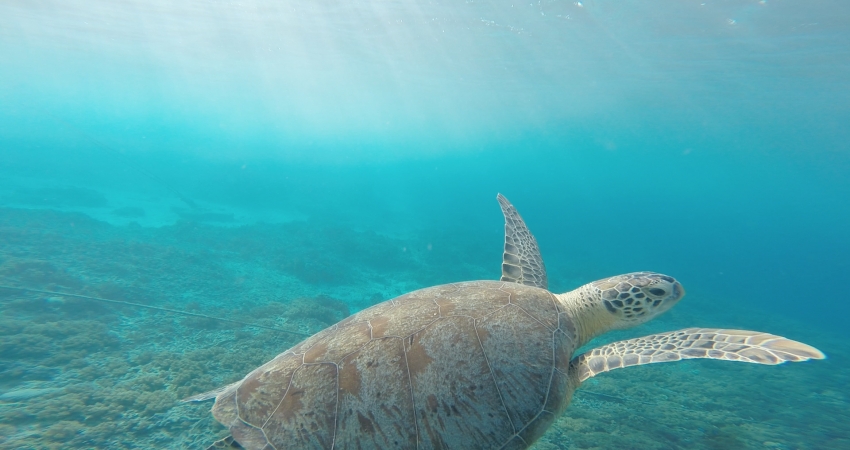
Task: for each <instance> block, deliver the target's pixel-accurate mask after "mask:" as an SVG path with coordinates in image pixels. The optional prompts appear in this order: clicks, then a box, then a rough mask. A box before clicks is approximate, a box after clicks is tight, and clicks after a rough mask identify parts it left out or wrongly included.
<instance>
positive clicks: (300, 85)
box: [0, 0, 850, 450]
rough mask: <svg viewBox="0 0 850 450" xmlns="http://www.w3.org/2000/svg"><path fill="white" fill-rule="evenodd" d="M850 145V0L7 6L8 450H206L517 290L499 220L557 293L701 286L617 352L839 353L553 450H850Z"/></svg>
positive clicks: (582, 427)
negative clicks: (756, 349)
mask: <svg viewBox="0 0 850 450" xmlns="http://www.w3.org/2000/svg"><path fill="white" fill-rule="evenodd" d="M848 124H850V3H847V2H845V1H842V0H812V1H806V2H801V1H792V0H762V1H756V0H713V1H712V0H705V1H699V0H696V1H690V0H660V1H651V2H650V1H637V0H623V1H614V0H595V1H594V0H587V1H582V2H575V1H554V0H547V1H536V0H535V1H532V2H526V3H522V2H517V1H513V0H493V1H472V0H467V1H455V2H448V1H424V0H399V1H378V0H350V1H336V0H283V1H267V0H257V1H212V0H210V1H199V0H183V1H163V0H153V1H149V0H147V1H139V0H127V1H122V2H115V1H106V0H85V1H83V0H68V1H54V0H45V1H40V2H32V1H25V0H4V1H3V2H0V285H1V286H2V287H0V448H2V449H66V448H81V449H82V448H108V449H125V448H126V449H132V448H142V449H147V448H151V449H152V448H157V449H162V448H206V446H207V445H209V444H211V443H212V442H213V441H215V440H216V439H219V438H222V437H224V436H226V435H227V430H226V429H225V428H224V427H223V426H221V425H219V424H218V423H216V422H215V421H214V420H213V419H212V416H211V414H210V412H209V409H210V407H211V404H210V403H209V402H207V403H189V404H187V403H180V402H179V400H180V399H182V398H185V397H187V396H190V395H193V394H197V393H200V392H204V391H206V390H209V389H213V388H215V387H218V386H221V385H224V384H228V383H232V382H234V381H237V380H239V379H241V378H242V377H243V376H244V375H245V374H246V373H248V372H249V371H251V370H252V369H254V368H255V367H257V366H259V365H260V364H262V363H263V362H265V361H268V360H269V359H271V358H272V357H274V356H275V355H277V354H278V353H281V352H283V351H284V350H286V349H288V348H289V347H291V346H293V345H295V344H296V343H298V342H299V341H301V340H302V339H303V338H304V335H309V334H312V333H315V332H318V331H319V330H321V329H323V328H325V327H327V326H330V325H332V324H333V323H335V322H337V321H339V320H341V319H343V318H344V317H346V316H348V315H350V314H353V313H355V312H357V311H360V310H362V309H364V308H367V307H369V306H371V305H373V304H376V303H379V302H381V301H385V300H388V299H390V298H393V297H395V296H398V295H402V294H404V293H406V292H409V291H412V290H415V289H419V288H423V287H428V286H433V285H438V284H442V283H449V282H456V281H464V280H476V279H498V277H499V276H500V258H501V253H502V244H503V231H504V230H503V219H502V216H501V213H500V210H499V208H498V205H497V203H496V201H495V197H496V194H497V193H502V194H504V195H506V196H507V197H508V198H509V199H510V200H511V202H512V203H513V204H514V205H515V206H516V207H517V208H518V210H519V211H520V213H521V214H522V215H523V217H524V219H525V221H526V223H527V224H528V226H529V227H530V229H531V230H532V232H534V234H535V236H536V238H537V241H538V243H539V244H540V248H541V252H542V254H543V257H544V259H545V261H546V264H547V268H548V275H549V280H550V289H551V290H552V291H553V292H565V291H568V290H572V289H574V288H576V287H578V286H581V285H583V284H585V283H588V282H590V281H593V280H597V279H600V278H604V277H608V276H612V275H616V274H620V273H626V272H633V271H642V270H650V271H657V272H662V273H666V274H669V275H671V276H674V277H676V278H677V279H678V280H680V281H681V282H682V283H683V285H684V286H685V288H686V289H687V292H688V295H687V296H686V297H685V299H684V300H683V301H682V302H681V304H679V305H677V306H676V308H674V309H672V310H671V311H670V312H668V313H666V314H665V315H663V316H661V317H659V318H658V319H656V320H654V321H652V322H650V323H647V324H645V325H642V326H640V327H637V328H635V329H630V330H624V331H617V332H614V333H609V334H606V335H604V336H603V337H601V338H599V339H598V340H597V341H594V343H593V344H592V345H596V344H601V343H607V342H611V341H614V340H619V339H626V338H630V337H637V336H643V335H646V334H650V333H654V332H660V331H665V330H675V329H679V328H686V327H691V326H699V327H725V328H738V329H754V330H760V331H766V332H770V333H774V334H778V335H782V336H786V337H788V338H790V339H795V340H799V341H802V342H806V343H808V344H811V345H813V346H815V347H817V348H819V349H820V350H822V351H823V352H824V353H826V355H827V356H828V358H827V359H826V360H821V361H809V362H805V363H799V364H785V365H781V366H761V365H752V364H739V363H731V362H721V361H706V360H692V361H686V362H678V363H675V364H660V365H649V366H640V367H633V368H629V369H627V370H620V371H614V372H611V373H607V374H604V375H600V376H599V377H595V378H593V379H591V380H589V381H588V382H587V383H585V384H584V385H583V387H582V389H580V390H578V391H577V392H576V394H575V397H574V398H573V401H572V404H571V405H570V407H569V409H567V412H566V413H565V414H564V415H563V416H561V417H560V418H559V419H558V420H557V421H556V422H555V424H554V425H553V426H552V427H551V428H550V430H549V432H548V433H547V434H546V435H545V436H544V437H543V438H542V439H541V440H540V441H538V442H537V443H536V444H535V446H534V447H533V448H535V449H538V450H543V449H546V450H551V449H591V448H593V449H609V448H610V449H614V448H617V449H626V448H634V449H677V448H695V449H785V450H791V449H847V448H850V427H848V426H847V424H848V423H850V393H848V391H847V386H848V385H849V384H850V375H848V374H850V361H848V358H850V333H848V331H847V330H848V326H847V325H848V323H850V322H848V317H850V301H848V293H847V292H846V291H847V289H846V287H847V286H848V281H850V278H849V277H848V273H850V256H848V255H850V233H848V230H850V201H848V199H850V144H848V143H850V126H848ZM187 314H188V315H187ZM221 319H225V320H227V321H225V320H221ZM228 321H229V322H228ZM246 324H248V325H246ZM252 325H253V326H252ZM257 326H261V327H265V328H260V327H257ZM275 330H278V331H275ZM279 330H284V331H283V332H281V331H279Z"/></svg>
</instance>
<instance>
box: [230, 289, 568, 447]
mask: <svg viewBox="0 0 850 450" xmlns="http://www.w3.org/2000/svg"><path fill="white" fill-rule="evenodd" d="M562 312H563V311H562V309H561V308H560V304H559V302H558V300H557V299H556V298H555V296H554V295H552V294H551V293H550V292H549V291H547V290H545V289H540V288H536V287H532V286H525V285H521V284H515V283H505V282H499V281H474V282H466V283H456V284H448V285H442V286H436V287H431V288H427V289H422V290H418V291H414V292H411V293H409V294H406V295H402V296H400V297H397V298H395V299H392V300H388V301H386V302H384V303H381V304H378V305H375V306H373V307H371V308H368V309H365V310H363V311H361V312H359V313H357V314H355V315H352V316H350V317H348V318H347V319H345V320H343V321H341V322H339V323H337V324H336V325H334V326H332V327H330V328H327V329H325V330H323V331H321V332H319V333H317V334H316V335H314V336H312V337H310V338H308V339H306V340H305V341H303V342H302V343H300V344H298V345H296V346H295V347H293V348H292V349H290V350H288V351H286V352H284V353H282V354H280V355H278V356H277V357H275V358H274V359H273V360H271V361H269V362H268V363H266V364H264V365H263V366H261V367H259V368H257V369H256V370H254V371H253V372H251V373H250V374H248V375H247V376H246V377H245V378H244V379H242V381H240V382H238V383H236V384H234V385H232V386H231V387H229V388H228V389H226V390H225V391H223V392H222V393H221V394H219V395H218V397H217V398H216V402H215V405H214V406H213V415H214V416H215V418H216V419H217V420H218V421H219V422H221V423H222V424H224V425H225V426H227V427H229V428H230V432H231V433H232V435H233V437H234V438H235V439H236V441H238V442H239V443H240V444H241V445H242V446H243V447H245V448H246V449H248V450H253V449H266V450H271V449H296V448H298V449H300V448H326V449H329V448H339V449H361V448H362V449H367V448H368V449H376V448H379V449H399V448H420V449H427V448H447V447H452V448H463V449H478V448H526V447H528V446H529V445H531V443H532V442H534V441H535V440H536V439H537V438H539V437H540V436H541V435H542V434H543V432H544V431H545V430H546V428H548V426H549V425H550V424H551V423H552V421H553V420H554V418H555V417H556V415H558V414H559V413H560V412H562V411H563V410H564V408H565V407H566V406H567V404H568V402H569V397H570V394H571V393H572V389H571V388H569V382H568V378H567V375H566V373H567V368H568V365H569V361H570V358H571V356H572V353H573V351H574V350H575V342H576V341H577V340H576V339H575V328H574V327H573V324H572V323H571V322H570V321H569V319H568V318H567V316H566V315H565V314H563V313H562Z"/></svg>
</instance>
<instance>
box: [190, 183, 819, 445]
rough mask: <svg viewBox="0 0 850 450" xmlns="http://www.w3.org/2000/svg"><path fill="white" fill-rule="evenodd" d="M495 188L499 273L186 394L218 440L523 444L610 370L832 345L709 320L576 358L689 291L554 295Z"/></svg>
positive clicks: (397, 302)
mask: <svg viewBox="0 0 850 450" xmlns="http://www.w3.org/2000/svg"><path fill="white" fill-rule="evenodd" d="M497 198H498V200H499V203H500V205H501V208H502V212H503V213H504V216H505V246H504V254H503V262H502V277H501V280H500V281H470V282H462V283H453V284H446V285H442V286H435V287H430V288H426V289H421V290H418V291H414V292H411V293H408V294H405V295H402V296H400V297H397V298H394V299H392V300H388V301H386V302H383V303H380V304H378V305H375V306H372V307H371V308H368V309H365V310H363V311H361V312H359V313H357V314H354V315H352V316H350V317H348V318H347V319H345V320H343V321H341V322H339V323H337V324H336V325H333V326H331V327H330V328H327V329H325V330H324V331H321V332H319V333H317V334H315V335H313V336H312V337H310V338H308V339H306V340H304V341H303V342H301V343H300V344H298V345H296V346H295V347H293V348H291V349H289V350H287V351H285V352H283V353H281V354H280V355H278V356H277V357H275V358H274V359H273V360H271V361H269V362H268V363H266V364H264V365H262V366H260V367H259V368H257V369H256V370H254V371H252V372H251V373H249V374H248V375H247V376H245V378H243V379H242V380H240V381H238V382H236V383H233V384H230V385H228V386H225V387H223V388H220V389H216V390H214V391H211V392H208V393H205V394H200V395H197V396H195V397H191V398H189V399H186V400H187V401H200V400H206V399H210V398H213V397H215V405H214V406H213V408H212V412H213V416H214V417H215V418H216V419H217V420H218V421H219V422H221V423H222V424H223V425H224V426H226V427H228V428H229V430H230V433H231V436H229V437H227V438H225V439H222V440H220V441H218V442H216V443H215V444H213V445H212V446H211V447H210V448H211V449H212V448H222V447H233V448H239V446H240V445H241V447H244V448H245V449H249V450H255V449H256V450H259V449H263V450H272V449H276V450H283V449H287V450H289V449H302V448H303V449H307V448H309V449H332V448H335V449H407V448H410V449H414V448H415V449H431V448H457V449H490V448H494V449H524V448H527V447H528V446H530V445H531V444H532V443H533V442H534V441H535V440H537V439H538V438H539V437H540V436H541V435H543V433H544V432H545V431H546V429H547V428H548V427H549V425H551V424H552V422H553V421H554V420H555V418H556V417H558V415H559V414H561V413H562V412H563V411H564V409H565V408H566V407H567V405H568V404H569V402H570V398H571V397H572V393H573V391H574V390H575V389H576V388H577V387H579V385H580V384H581V383H582V382H583V381H584V380H586V379H588V378H590V377H593V376H595V375H597V374H599V373H602V372H606V371H609V370H613V369H618V368H622V367H628V366H634V365H639V364H648V363H656V362H668V361H678V360H682V359H688V358H711V359H725V360H730V361H744V362H752V363H759V364H779V363H782V362H785V361H805V360H808V359H822V358H823V357H824V355H823V353H821V352H820V351H818V350H817V349H815V348H813V347H810V346H808V345H806V344H803V343H800V342H796V341H792V340H789V339H785V338H783V337H779V336H774V335H771V334H767V333H759V332H755V331H739V330H723V329H710V328H688V329H684V330H679V331H672V332H669V333H662V334H654V335H651V336H645V337H642V338H637V339H630V340H626V341H620V342H615V343H612V344H608V345H603V346H601V347H598V348H596V349H593V350H590V351H588V352H587V353H584V354H581V355H578V356H576V357H573V352H575V351H576V350H577V349H578V348H580V347H581V346H582V345H584V344H586V343H587V342H588V341H590V340H591V339H593V338H594V337H596V336H598V335H600V334H601V333H605V332H607V331H609V330H612V329H623V328H629V327H632V326H635V325H638V324H641V323H644V322H646V321H648V320H650V319H652V318H654V317H656V316H658V315H659V314H661V313H663V312H665V311H667V310H668V309H670V308H671V307H672V306H673V305H675V304H676V303H678V302H679V300H681V298H682V296H683V295H684V294H685V291H684V289H683V288H682V285H681V284H679V282H678V281H676V280H675V279H673V278H672V277H669V276H667V275H662V274H658V273H653V272H637V273H630V274H626V275H619V276H615V277H611V278H606V279H604V280H599V281H594V282H593V283H590V284H586V285H584V286H582V287H580V288H578V289H576V290H574V291H572V292H567V293H564V294H553V293H551V292H549V291H548V290H547V278H546V269H545V266H544V264H543V260H542V259H541V257H540V251H539V250H538V247H537V242H536V240H535V239H534V237H533V236H532V235H531V233H530V232H529V230H528V228H527V227H526V226H525V223H524V222H523V220H522V218H521V217H520V215H519V214H518V213H517V211H516V209H515V208H514V207H513V206H512V205H511V204H510V203H509V202H508V200H507V199H506V198H505V197H503V196H502V195H501V194H499V195H498V197H497ZM237 443H238V444H237Z"/></svg>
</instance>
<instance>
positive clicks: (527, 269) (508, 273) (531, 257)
mask: <svg viewBox="0 0 850 450" xmlns="http://www.w3.org/2000/svg"><path fill="white" fill-rule="evenodd" d="M496 199H497V200H499V205H500V206H501V207H502V214H504V215H505V253H504V254H503V255H502V278H501V280H502V281H510V282H513V283H519V284H525V285H528V286H537V287H539V288H543V289H548V287H549V282H548V280H547V279H546V266H545V265H543V258H542V257H541V256H540V249H539V248H537V241H536V240H535V239H534V236H532V234H531V232H530V231H528V227H526V226H525V222H524V221H523V220H522V217H520V215H519V213H518V212H517V210H516V208H514V206H513V205H511V203H510V202H509V201H508V199H506V198H505V196H503V195H502V194H499V195H497V196H496Z"/></svg>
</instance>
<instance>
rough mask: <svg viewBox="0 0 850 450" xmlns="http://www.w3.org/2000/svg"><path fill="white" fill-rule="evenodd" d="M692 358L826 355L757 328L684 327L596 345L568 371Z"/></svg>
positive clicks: (587, 372)
mask: <svg viewBox="0 0 850 450" xmlns="http://www.w3.org/2000/svg"><path fill="white" fill-rule="evenodd" d="M693 358H706V359H723V360H727V361H741V362H749V363H756V364H768V365H775V364H782V363H784V362H786V361H792V362H799V361H807V360H809V359H824V358H826V356H824V354H823V353H822V352H821V351H820V350H818V349H816V348H814V347H812V346H809V345H806V344H803V343H802V342H797V341H792V340H790V339H786V338H784V337H782V336H775V335H772V334H768V333H762V332H759V331H746V330H724V329H718V328H687V329H684V330H678V331H671V332H668V333H662V334H653V335H650V336H644V337H640V338H636V339H629V340H626V341H618V342H613V343H610V344H608V345H603V346H602V347H597V348H595V349H593V350H591V351H589V352H587V353H584V354H581V355H579V356H577V357H575V358H573V360H572V361H571V362H570V370H571V371H575V372H574V373H576V374H577V375H578V380H579V382H582V381H584V380H586V379H588V378H591V377H594V376H596V375H598V374H600V373H602V372H608V371H609V370H614V369H622V368H623V367H629V366H637V365H641V364H652V363H659V362H672V361H680V360H683V359H693Z"/></svg>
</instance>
